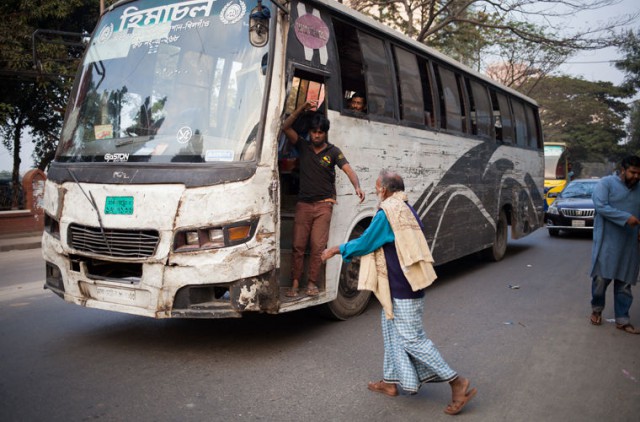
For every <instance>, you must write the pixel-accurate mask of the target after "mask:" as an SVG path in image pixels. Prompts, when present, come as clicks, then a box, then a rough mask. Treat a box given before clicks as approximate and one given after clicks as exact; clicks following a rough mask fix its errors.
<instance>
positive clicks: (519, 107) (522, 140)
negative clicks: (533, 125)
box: [511, 99, 528, 146]
mask: <svg viewBox="0 0 640 422" xmlns="http://www.w3.org/2000/svg"><path fill="white" fill-rule="evenodd" d="M511 106H512V107H513V115H514V117H515V120H516V124H515V127H516V145H520V146H526V145H527V138H528V135H527V118H526V117H525V113H524V105H523V104H522V103H521V102H520V101H518V100H514V99H512V100H511Z"/></svg>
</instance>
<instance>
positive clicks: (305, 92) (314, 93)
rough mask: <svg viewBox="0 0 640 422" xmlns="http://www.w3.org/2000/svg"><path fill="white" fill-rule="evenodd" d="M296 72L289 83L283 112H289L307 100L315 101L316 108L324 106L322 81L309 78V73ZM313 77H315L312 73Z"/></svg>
mask: <svg viewBox="0 0 640 422" xmlns="http://www.w3.org/2000/svg"><path fill="white" fill-rule="evenodd" d="M301 73H302V72H296V75H295V76H294V77H293V81H292V83H291V92H290V93H289V97H288V98H287V104H286V106H285V113H286V114H291V113H292V112H293V110H295V109H296V108H297V107H298V106H299V105H300V104H302V103H305V102H307V101H316V102H317V103H318V110H322V109H323V108H324V98H325V86H324V81H318V80H311V79H309V76H310V75H301V76H300V74H301ZM313 77H314V78H317V77H316V76H315V75H313Z"/></svg>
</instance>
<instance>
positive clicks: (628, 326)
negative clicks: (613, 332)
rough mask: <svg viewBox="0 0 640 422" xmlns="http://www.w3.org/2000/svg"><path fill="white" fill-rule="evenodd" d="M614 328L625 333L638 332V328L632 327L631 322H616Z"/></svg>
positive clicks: (639, 332) (639, 331)
mask: <svg viewBox="0 0 640 422" xmlns="http://www.w3.org/2000/svg"><path fill="white" fill-rule="evenodd" d="M616 328H617V329H618V330H622V331H624V332H625V333H629V334H640V330H638V329H637V328H636V327H634V326H633V325H631V324H616Z"/></svg>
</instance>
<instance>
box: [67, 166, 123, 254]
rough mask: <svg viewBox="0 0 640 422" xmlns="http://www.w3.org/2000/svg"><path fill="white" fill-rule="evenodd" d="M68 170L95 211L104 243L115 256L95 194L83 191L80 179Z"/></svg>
mask: <svg viewBox="0 0 640 422" xmlns="http://www.w3.org/2000/svg"><path fill="white" fill-rule="evenodd" d="M67 170H68V171H69V174H70V175H71V177H73V181H74V182H76V184H77V185H78V187H79V188H80V190H81V191H82V194H83V195H84V197H85V198H87V201H89V203H90V204H91V207H92V208H93V209H94V210H95V212H96V215H97V216H98V224H100V233H102V239H103V240H104V243H105V244H106V245H107V249H109V255H111V256H113V252H112V251H111V245H110V244H109V240H108V239H107V234H106V233H105V232H104V226H103V225H102V216H101V215H100V211H99V210H98V206H97V205H96V200H95V198H94V197H93V194H92V193H91V191H89V195H87V193H86V192H85V191H84V189H82V185H81V184H80V182H78V178H77V177H76V175H75V174H74V173H73V171H71V169H70V168H67Z"/></svg>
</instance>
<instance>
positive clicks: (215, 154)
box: [204, 149, 233, 161]
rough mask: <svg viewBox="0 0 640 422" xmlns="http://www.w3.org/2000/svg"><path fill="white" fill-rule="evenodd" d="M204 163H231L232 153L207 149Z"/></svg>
mask: <svg viewBox="0 0 640 422" xmlns="http://www.w3.org/2000/svg"><path fill="white" fill-rule="evenodd" d="M204 161H233V151H231V150H227V149H208V150H207V152H206V153H205V156H204Z"/></svg>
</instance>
